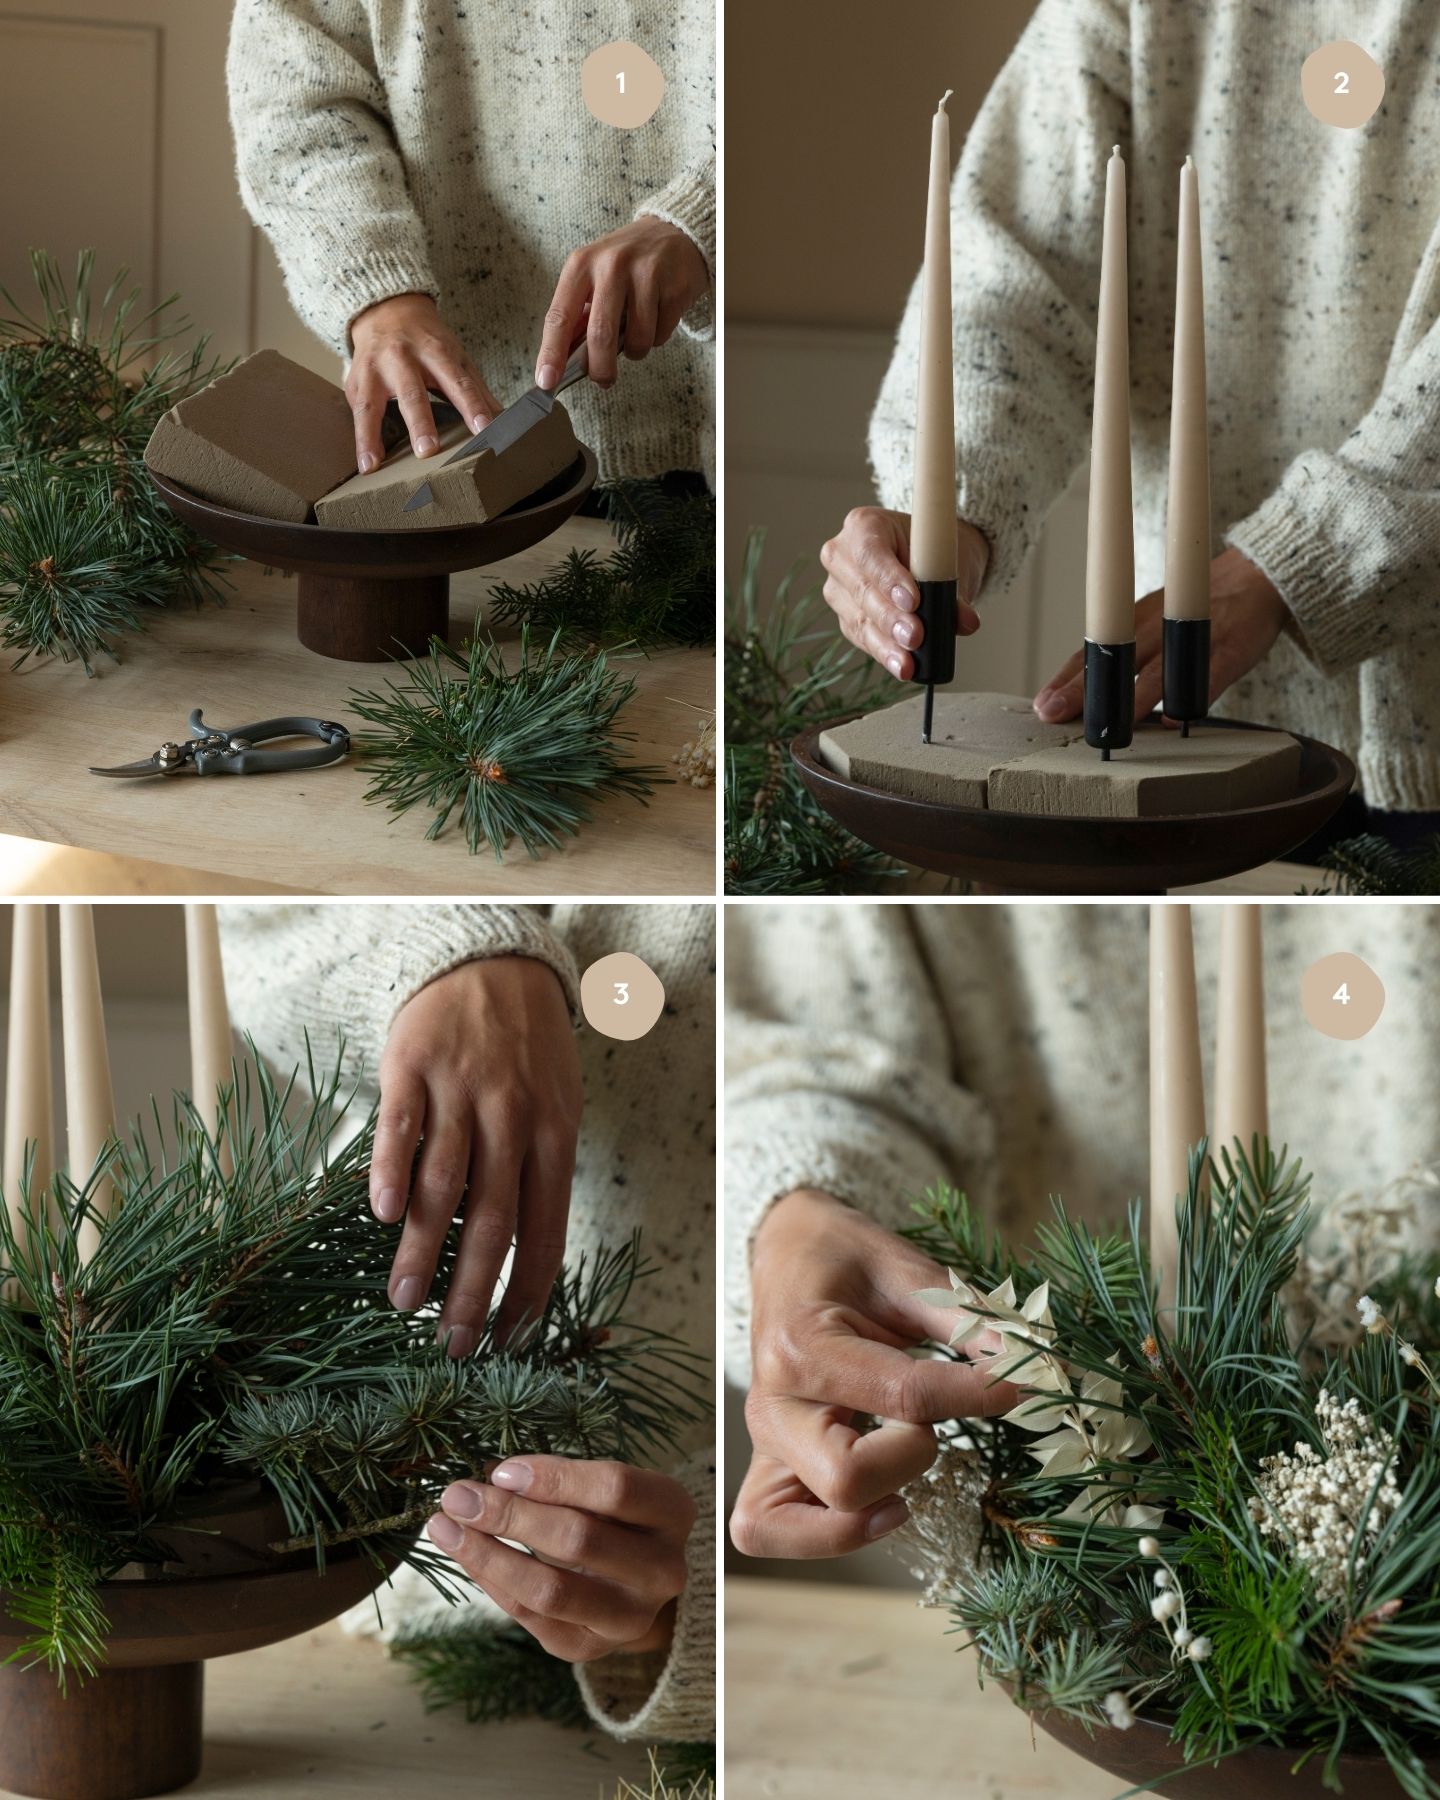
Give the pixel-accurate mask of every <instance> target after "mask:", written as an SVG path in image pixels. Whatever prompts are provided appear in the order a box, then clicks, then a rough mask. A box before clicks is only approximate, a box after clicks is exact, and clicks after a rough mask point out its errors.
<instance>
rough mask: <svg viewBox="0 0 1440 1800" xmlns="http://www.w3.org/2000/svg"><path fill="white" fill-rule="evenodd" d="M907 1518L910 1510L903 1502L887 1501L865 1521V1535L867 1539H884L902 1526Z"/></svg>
mask: <svg viewBox="0 0 1440 1800" xmlns="http://www.w3.org/2000/svg"><path fill="white" fill-rule="evenodd" d="M909 1517H910V1508H909V1507H908V1506H907V1505H906V1504H905V1502H904V1501H903V1500H890V1501H887V1502H886V1504H885V1505H884V1506H882V1507H879V1508H878V1509H877V1510H876V1511H875V1512H873V1513H871V1515H870V1517H869V1518H868V1519H867V1520H866V1521H865V1535H866V1537H867V1538H879V1537H884V1536H885V1535H886V1534H887V1533H888V1532H891V1531H894V1530H896V1529H897V1527H899V1526H901V1525H903V1524H904V1523H905V1521H906V1520H907V1519H908V1518H909Z"/></svg>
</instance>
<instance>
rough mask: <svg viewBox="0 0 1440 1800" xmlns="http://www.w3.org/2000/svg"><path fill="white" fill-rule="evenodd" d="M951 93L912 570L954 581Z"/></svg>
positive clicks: (935, 164) (929, 218)
mask: <svg viewBox="0 0 1440 1800" xmlns="http://www.w3.org/2000/svg"><path fill="white" fill-rule="evenodd" d="M949 98H950V91H949V89H948V88H947V89H946V91H945V93H944V95H943V97H942V98H941V101H940V104H939V106H937V107H936V109H935V120H934V123H933V125H932V126H931V129H930V190H929V199H928V202H927V205H926V211H925V268H924V272H923V273H922V275H921V277H920V361H919V365H918V367H917V370H916V390H915V484H914V492H915V497H914V501H913V504H912V510H911V515H910V573H911V574H912V575H913V576H914V577H915V579H916V580H917V581H953V580H954V579H955V575H956V549H955V345H954V340H953V338H952V337H951V334H950V282H951V274H950V115H949V114H948V113H947V112H946V110H945V102H946V101H947V100H948V99H949Z"/></svg>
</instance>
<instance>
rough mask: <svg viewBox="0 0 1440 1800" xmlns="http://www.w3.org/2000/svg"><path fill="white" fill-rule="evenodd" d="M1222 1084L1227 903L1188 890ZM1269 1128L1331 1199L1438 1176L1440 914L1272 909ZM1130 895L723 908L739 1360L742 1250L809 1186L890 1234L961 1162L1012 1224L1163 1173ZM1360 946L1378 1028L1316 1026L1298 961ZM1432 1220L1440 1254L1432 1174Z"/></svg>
mask: <svg viewBox="0 0 1440 1800" xmlns="http://www.w3.org/2000/svg"><path fill="white" fill-rule="evenodd" d="M1194 931H1195V942H1196V963H1197V969H1198V984H1199V996H1200V1011H1201V1029H1202V1033H1203V1035H1204V1038H1205V1040H1206V1055H1205V1068H1206V1091H1207V1093H1212V1094H1213V1091H1214V1088H1213V1077H1212V1070H1211V1053H1210V1044H1211V1042H1212V1041H1213V1020H1214V1000H1215V969H1216V958H1217V954H1218V946H1219V933H1220V915H1219V909H1218V908H1217V907H1215V906H1207V905H1202V906H1197V907H1196V908H1195V909H1194ZM1264 932H1265V993H1266V1001H1267V1020H1268V1040H1269V1069H1270V1131H1271V1136H1272V1139H1273V1141H1274V1142H1275V1143H1276V1144H1277V1145H1278V1144H1281V1143H1288V1144H1289V1146H1290V1149H1291V1151H1292V1152H1293V1153H1294V1154H1295V1155H1297V1156H1299V1157H1300V1159H1301V1160H1302V1162H1303V1163H1304V1165H1305V1167H1306V1168H1307V1169H1309V1170H1310V1171H1311V1173H1312V1174H1313V1175H1314V1176H1315V1181H1316V1186H1315V1195H1316V1199H1317V1201H1318V1202H1320V1203H1321V1204H1324V1203H1325V1202H1326V1201H1333V1200H1336V1199H1339V1198H1341V1197H1343V1196H1346V1195H1349V1194H1351V1193H1354V1192H1357V1191H1358V1192H1368V1193H1371V1194H1373V1193H1375V1192H1376V1191H1377V1190H1378V1189H1379V1188H1381V1187H1382V1186H1384V1185H1385V1184H1386V1183H1388V1182H1390V1181H1392V1180H1394V1179H1395V1178H1397V1177H1399V1176H1402V1175H1405V1174H1407V1173H1409V1172H1411V1171H1414V1170H1418V1169H1427V1170H1440V1109H1437V1107H1436V1104H1435V1096H1436V1092H1437V1089H1440V973H1437V971H1440V908H1437V907H1429V906H1346V905H1342V904H1340V903H1331V902H1318V903H1314V904H1309V905H1306V904H1304V903H1301V904H1297V905H1279V904H1277V905H1268V906H1266V908H1265V914H1264ZM1146 935H1147V920H1146V914H1145V910H1144V909H1143V908H1142V907H1138V906H1114V905H1103V906H1099V905H1097V906H1049V905H1027V906H984V905H970V904H964V903H962V904H958V905H956V904H951V905H928V906H876V905H864V904H859V903H857V902H854V901H846V902H844V903H843V904H839V905H831V906H820V905H800V906H744V907H735V906H732V907H729V908H728V909H727V918H726V934H725V978H726V989H727V1003H726V1020H725V1055H726V1065H727V1084H726V1112H725V1135H726V1142H725V1185H726V1262H727V1267H726V1284H725V1285H726V1294H727V1325H726V1368H727V1372H728V1373H729V1375H730V1376H731V1378H732V1379H733V1380H734V1381H736V1382H737V1383H739V1384H740V1385H741V1386H744V1385H745V1384H746V1382H747V1381H748V1378H749V1377H748V1370H749V1254H748V1253H749V1246H750V1243H751V1240H752V1239H753V1236H754V1233H755V1229H756V1227H757V1226H758V1225H759V1223H760V1221H761V1220H762V1219H763V1217H764V1215H765V1213H766V1211H767V1209H768V1208H769V1206H770V1205H771V1203H772V1202H773V1201H775V1200H777V1199H779V1198H780V1197H781V1196H782V1195H784V1194H787V1193H789V1192H791V1191H792V1190H793V1189H795V1188H799V1187H818V1188H821V1189H825V1190H827V1191H828V1192H830V1193H833V1194H836V1195H838V1196H839V1197H840V1198H841V1199H843V1200H846V1201H848V1202H849V1203H850V1204H852V1205H854V1206H857V1207H859V1208H861V1209H862V1210H863V1211H864V1212H866V1213H868V1214H869V1215H871V1216H872V1217H873V1218H876V1219H878V1220H880V1221H882V1222H883V1223H885V1224H887V1225H889V1226H891V1227H899V1226H901V1225H904V1224H908V1223H911V1222H912V1215H911V1213H910V1210H909V1204H908V1202H909V1199H910V1198H911V1197H916V1196H918V1195H919V1194H920V1193H921V1192H923V1190H924V1189H925V1188H926V1187H927V1186H928V1185H929V1184H930V1183H931V1182H933V1181H935V1180H937V1179H940V1178H944V1179H946V1180H949V1181H950V1182H952V1183H954V1184H956V1185H958V1186H960V1187H962V1188H964V1189H965V1190H966V1191H967V1192H968V1193H969V1194H970V1196H971V1198H972V1199H973V1200H975V1201H976V1202H977V1204H979V1205H981V1206H982V1207H983V1208H984V1209H985V1212H986V1214H987V1216H988V1217H989V1218H990V1219H991V1220H992V1221H994V1222H995V1223H996V1224H997V1225H999V1226H1000V1227H1001V1228H1002V1229H1003V1230H1004V1231H1005V1233H1006V1234H1007V1235H1013V1236H1016V1237H1019V1238H1021V1239H1023V1238H1025V1237H1027V1236H1028V1234H1029V1232H1030V1231H1031V1229H1032V1228H1033V1227H1034V1225H1035V1224H1036V1223H1038V1222H1039V1221H1040V1220H1041V1219H1043V1218H1044V1217H1046V1216H1047V1215H1048V1209H1049V1199H1050V1196H1051V1195H1052V1194H1058V1195H1060V1196H1061V1197H1062V1198H1064V1200H1065V1201H1066V1202H1067V1204H1068V1205H1069V1206H1070V1207H1071V1208H1072V1209H1073V1210H1076V1211H1078V1212H1079V1213H1081V1214H1082V1215H1083V1216H1085V1217H1086V1218H1088V1219H1090V1220H1092V1221H1093V1220H1096V1219H1097V1218H1105V1219H1111V1220H1113V1219H1117V1218H1119V1217H1120V1216H1121V1215H1122V1213H1123V1209H1124V1207H1125V1206H1126V1205H1127V1204H1128V1202H1129V1201H1130V1200H1131V1199H1133V1198H1134V1197H1135V1196H1136V1195H1143V1194H1144V1193H1145V1192H1146V1190H1147V1187H1148V1137H1149V1125H1148V1117H1147V1085H1148V1083H1147V1073H1146V1071H1147V1041H1148V1035H1149V1024H1148V992H1147V982H1146V978H1145V969H1146ZM1333 950H1350V951H1353V952H1354V953H1355V954H1356V955H1358V956H1360V957H1363V958H1364V960H1365V961H1366V962H1367V963H1368V964H1369V965H1370V967H1371V968H1372V969H1374V970H1375V972H1376V974H1377V975H1379V977H1380V979H1381V981H1382V982H1383V983H1384V985H1385V991H1386V1004H1385V1010H1384V1012H1383V1013H1382V1014H1381V1017H1380V1021H1379V1023H1378V1024H1377V1025H1376V1026H1375V1027H1374V1029H1373V1030H1372V1031H1371V1032H1370V1033H1369V1035H1368V1036H1366V1037H1363V1038H1360V1039H1357V1040H1356V1041H1355V1042H1353V1043H1341V1042H1339V1041H1337V1040H1334V1039H1331V1038H1326V1037H1322V1036H1321V1035H1320V1034H1319V1033H1318V1032H1317V1031H1315V1030H1314V1029H1313V1028H1312V1027H1311V1026H1310V1025H1308V1024H1307V1023H1306V1021H1305V1019H1304V1016H1303V1015H1302V1013H1301V1010H1300V977H1301V975H1302V974H1303V972H1304V971H1305V970H1306V969H1307V968H1308V967H1309V966H1310V964H1311V963H1313V962H1315V961H1317V960H1318V959H1319V958H1320V957H1321V956H1324V955H1327V954H1328V953H1329V952H1331V951H1333ZM1425 1191H1426V1194H1427V1199H1426V1201H1425V1208H1426V1211H1425V1215H1424V1217H1423V1219H1422V1220H1421V1230H1422V1235H1423V1238H1424V1241H1425V1243H1426V1245H1427V1247H1428V1248H1429V1249H1430V1250H1432V1251H1436V1250H1440V1192H1436V1191H1434V1190H1429V1189H1427V1190H1425Z"/></svg>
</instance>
